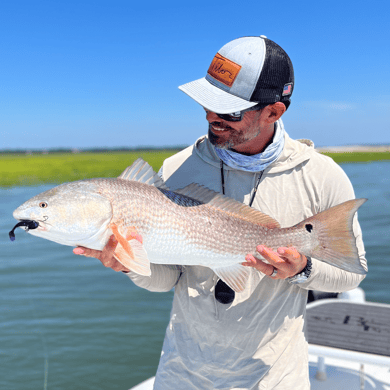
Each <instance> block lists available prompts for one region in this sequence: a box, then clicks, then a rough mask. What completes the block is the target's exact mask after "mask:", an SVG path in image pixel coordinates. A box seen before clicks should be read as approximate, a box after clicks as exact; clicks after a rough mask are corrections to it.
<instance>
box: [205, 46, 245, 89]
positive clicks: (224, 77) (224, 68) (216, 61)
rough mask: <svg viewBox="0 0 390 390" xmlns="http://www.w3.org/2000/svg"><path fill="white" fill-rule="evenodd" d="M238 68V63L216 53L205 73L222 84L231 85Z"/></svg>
mask: <svg viewBox="0 0 390 390" xmlns="http://www.w3.org/2000/svg"><path fill="white" fill-rule="evenodd" d="M240 69H241V65H238V64H236V63H235V62H233V61H230V60H228V59H227V58H225V57H223V56H221V55H220V54H219V53H217V54H216V55H215V57H214V58H213V61H212V62H211V65H210V68H209V70H208V71H207V73H208V74H209V75H210V76H212V77H214V78H215V79H217V80H218V81H220V82H221V83H222V84H225V85H227V86H228V87H231V86H232V85H233V83H234V80H235V79H236V77H237V75H238V72H239V71H240Z"/></svg>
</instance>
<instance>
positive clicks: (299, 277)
mask: <svg viewBox="0 0 390 390" xmlns="http://www.w3.org/2000/svg"><path fill="white" fill-rule="evenodd" d="M306 258H307V263H306V267H305V268H304V269H303V270H302V271H301V272H300V273H299V274H296V275H294V276H291V278H287V279H286V280H287V281H288V282H289V283H291V284H300V283H304V282H306V280H307V279H309V276H310V274H311V257H309V256H306Z"/></svg>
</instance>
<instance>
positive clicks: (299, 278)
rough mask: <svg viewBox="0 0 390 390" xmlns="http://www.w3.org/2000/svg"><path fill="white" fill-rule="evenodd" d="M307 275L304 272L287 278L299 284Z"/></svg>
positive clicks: (304, 280)
mask: <svg viewBox="0 0 390 390" xmlns="http://www.w3.org/2000/svg"><path fill="white" fill-rule="evenodd" d="M307 279H308V278H307V276H306V275H305V274H304V273H301V274H298V275H295V276H292V277H291V278H288V279H287V280H288V281H289V282H290V283H292V284H299V283H304V282H306V280H307Z"/></svg>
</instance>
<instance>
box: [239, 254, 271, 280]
mask: <svg viewBox="0 0 390 390" xmlns="http://www.w3.org/2000/svg"><path fill="white" fill-rule="evenodd" d="M245 260H246V261H245V262H244V263H242V265H244V266H246V267H253V268H256V269H257V270H258V271H260V272H262V273H263V274H265V275H268V276H271V275H272V273H273V272H274V266H273V265H271V264H267V263H264V261H262V260H260V259H256V258H255V257H254V256H252V255H246V257H245Z"/></svg>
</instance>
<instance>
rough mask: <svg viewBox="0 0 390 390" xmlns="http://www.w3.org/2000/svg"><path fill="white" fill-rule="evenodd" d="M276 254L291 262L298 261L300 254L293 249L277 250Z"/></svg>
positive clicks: (282, 248)
mask: <svg viewBox="0 0 390 390" xmlns="http://www.w3.org/2000/svg"><path fill="white" fill-rule="evenodd" d="M278 253H279V255H280V256H283V257H284V258H286V259H288V260H291V261H294V260H298V259H299V258H300V257H301V254H300V253H299V252H298V251H297V249H296V248H294V247H289V248H284V247H281V248H278Z"/></svg>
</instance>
